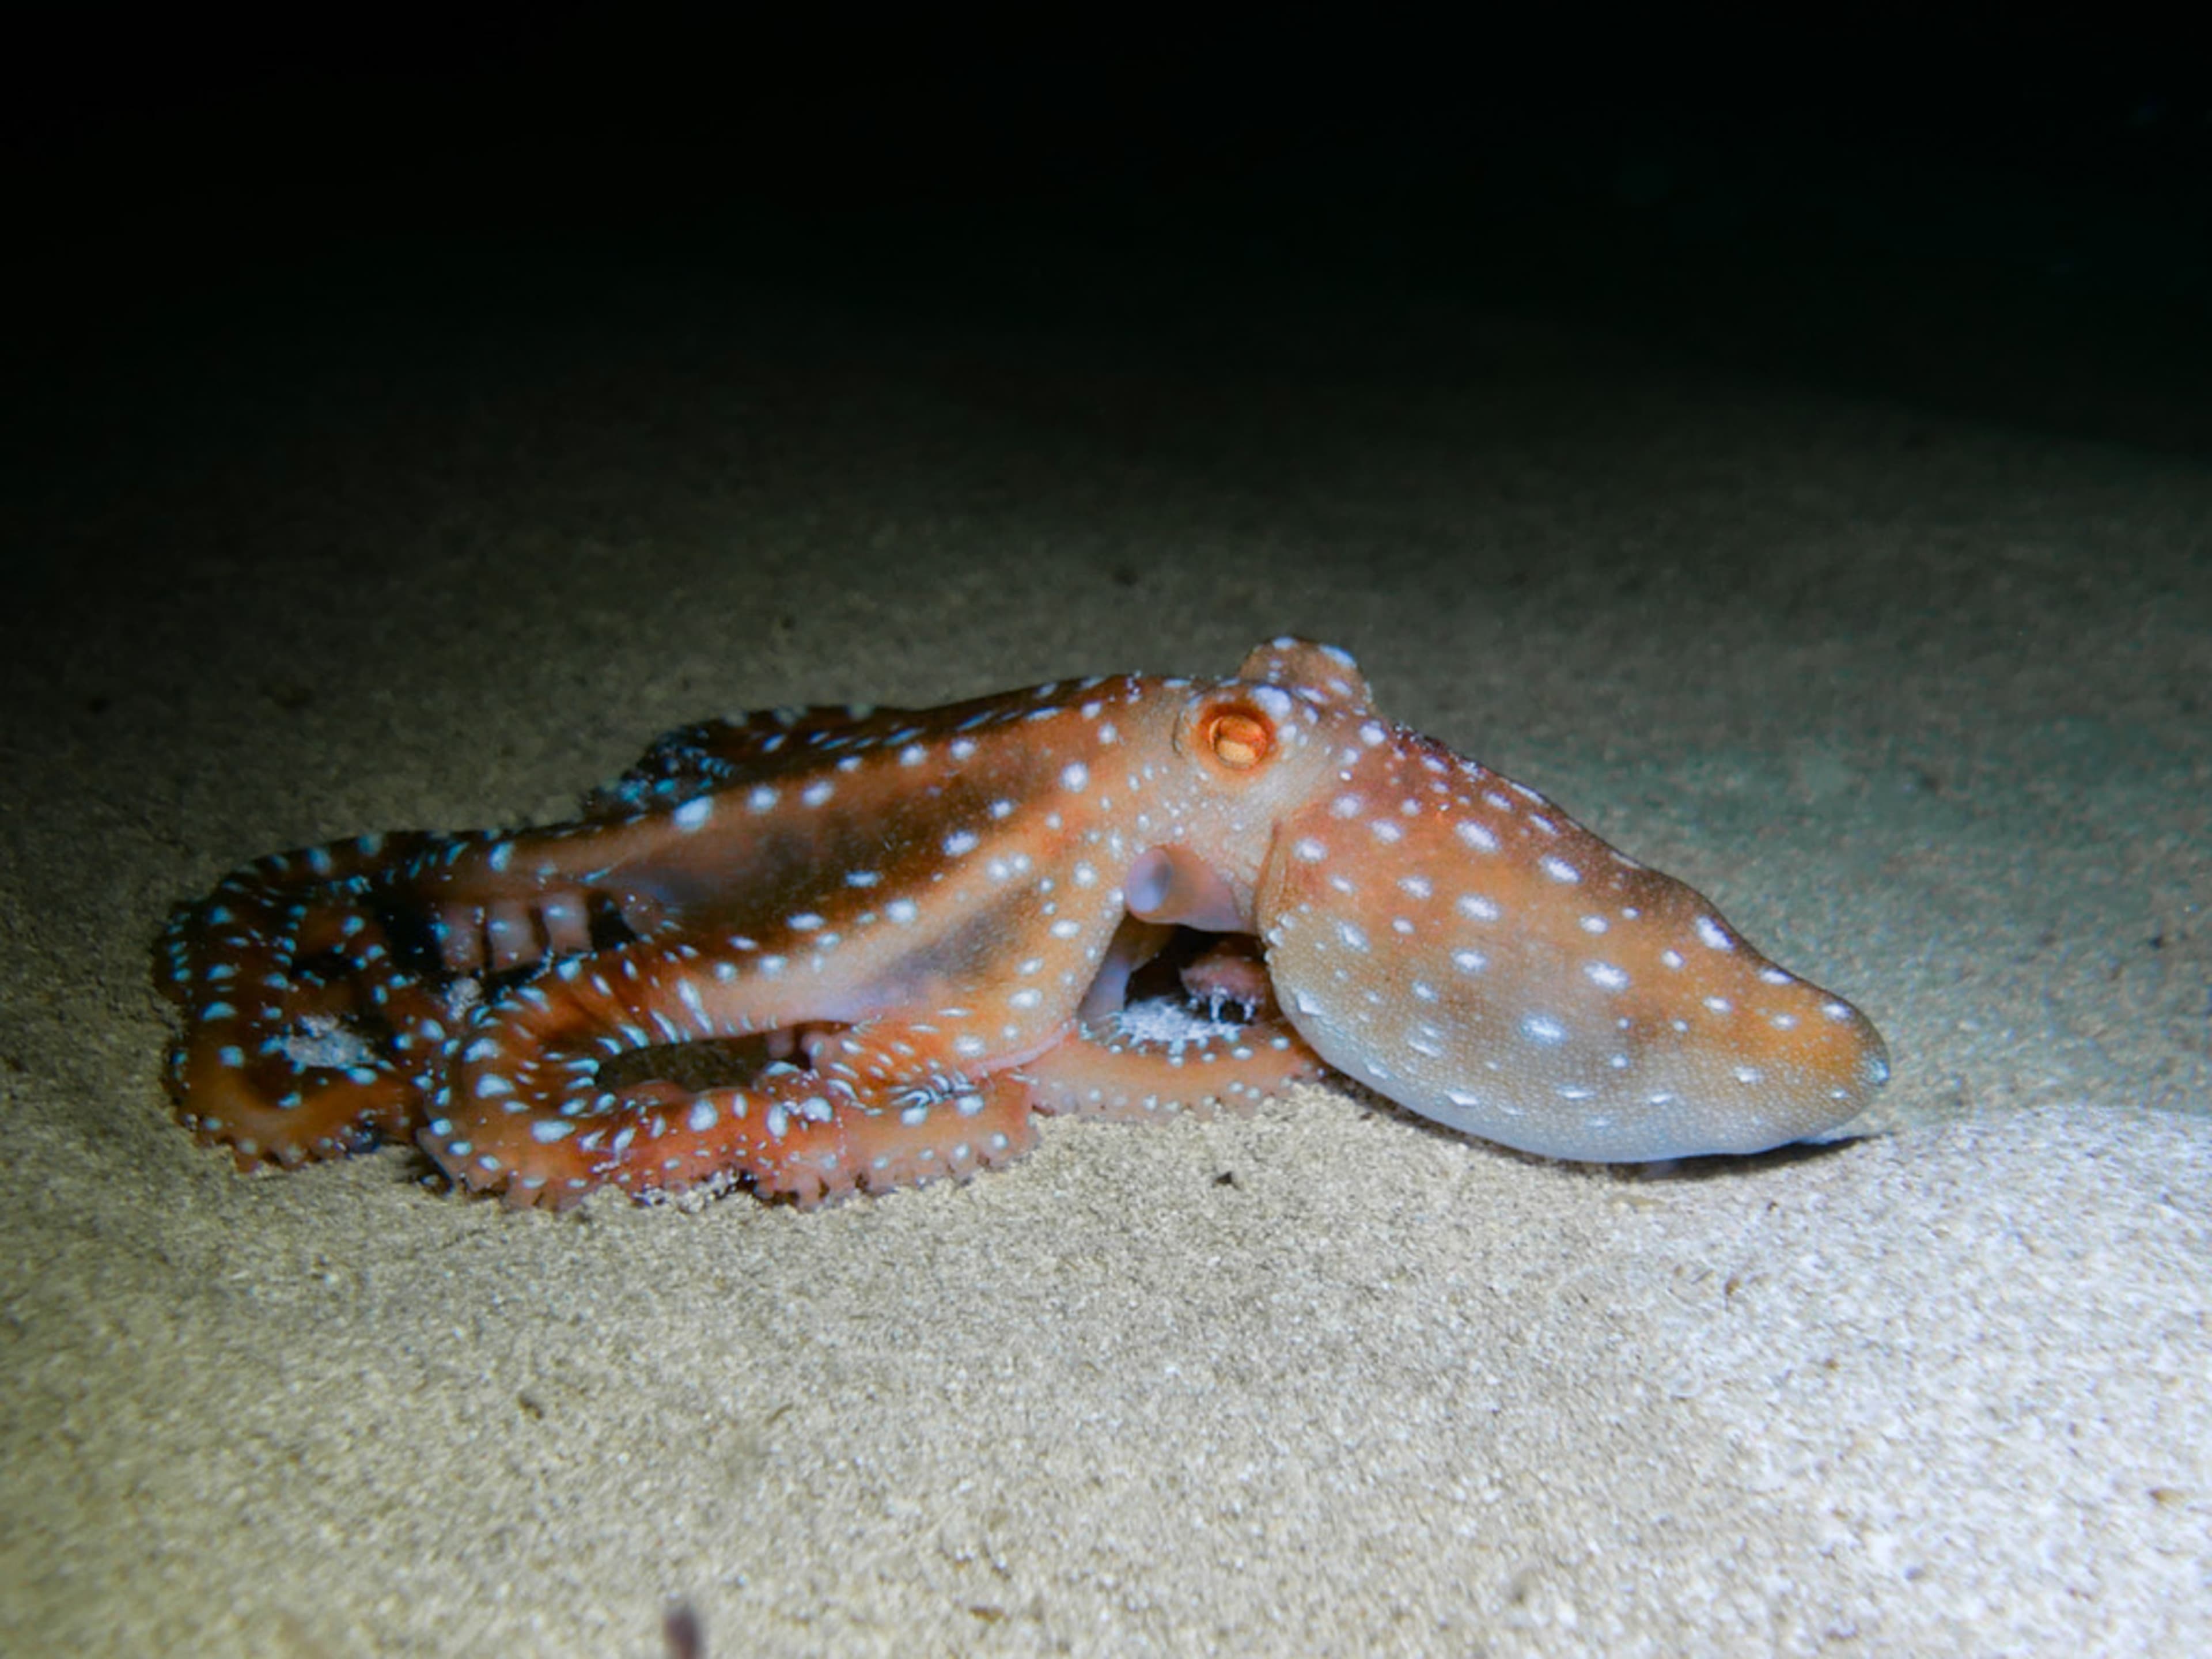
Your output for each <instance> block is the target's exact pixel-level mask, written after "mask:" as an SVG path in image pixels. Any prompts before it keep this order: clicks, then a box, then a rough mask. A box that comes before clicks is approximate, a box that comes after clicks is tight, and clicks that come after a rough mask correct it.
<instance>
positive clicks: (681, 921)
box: [161, 640, 1883, 1205]
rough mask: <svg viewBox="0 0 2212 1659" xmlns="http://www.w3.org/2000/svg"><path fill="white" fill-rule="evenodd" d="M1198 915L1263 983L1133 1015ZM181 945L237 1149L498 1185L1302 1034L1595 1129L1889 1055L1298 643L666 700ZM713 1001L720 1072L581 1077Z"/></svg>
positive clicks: (1244, 1089) (1211, 1064)
mask: <svg viewBox="0 0 2212 1659" xmlns="http://www.w3.org/2000/svg"><path fill="white" fill-rule="evenodd" d="M1178 927H1184V928H1194V929H1199V930H1202V931H1205V932H1208V933H1225V934H1248V935H1256V936H1257V937H1258V939H1259V940H1260V951H1261V957H1262V960H1264V964H1265V969H1264V974H1263V973H1262V971H1261V965H1260V963H1259V962H1258V961H1255V960H1254V959H1253V958H1252V957H1251V956H1250V955H1249V953H1247V954H1243V955H1239V954H1237V953H1236V952H1233V951H1232V952H1228V953H1225V954H1224V953H1214V954H1212V955H1209V956H1208V957H1205V958H1203V959H1201V960H1200V961H1199V962H1197V963H1193V964H1192V965H1191V967H1190V968H1189V969H1187V970H1186V974H1185V977H1186V981H1187V982H1188V983H1189V985H1190V987H1191V989H1192V992H1193V994H1195V995H1199V996H1201V997H1204V998H1206V999H1207V1000H1209V1001H1211V1002H1212V1004H1214V1005H1215V1006H1216V1011H1217V1012H1218V1006H1219V1005H1221V1004H1222V1003H1224V1002H1225V1001H1226V1002H1227V1003H1229V1004H1231V1005H1233V1006H1242V1007H1243V1008H1245V1009H1247V1010H1248V1011H1249V1014H1248V1018H1245V1019H1244V1020H1243V1021H1242V1022H1241V1023H1229V1024H1223V1025H1220V1026H1219V1027H1218V1029H1213V1030H1206V1031H1204V1032H1200V1033H1198V1034H1195V1035H1189V1036H1175V1037H1172V1038H1170V1037H1164V1036H1159V1035H1158V1034H1157V1033H1155V1032H1152V1031H1151V1030H1150V1028H1149V1027H1148V1028H1146V1030H1144V1031H1139V1030H1134V1029H1133V1028H1132V1027H1130V1026H1129V1025H1127V1024H1125V1023H1124V1022H1122V1021H1121V1019H1120V1018H1119V1012H1118V1011H1119V1010H1120V1008H1121V1003H1122V1000H1123V989H1124V987H1125V985H1126V983H1127V979H1128V976H1129V975H1130V974H1131V973H1132V972H1133V971H1134V970H1135V969H1138V968H1139V966H1141V964H1142V963H1144V962H1145V961H1146V960H1147V959H1148V958H1149V957H1152V955H1153V954H1155V953H1156V952H1157V951H1159V950H1160V949H1161V948H1162V947H1163V945H1165V944H1166V943H1167V942H1168V941H1169V940H1170V939H1171V938H1172V936H1173V935H1174V933H1175V931H1176V929H1177V928H1178ZM395 928H397V929H398V930H399V934H400V935H404V937H402V936H391V937H388V936H387V935H388V934H389V933H391V932H392V930H393V929H395ZM164 957H165V964H166V965H165V968H164V971H163V973H162V975H161V978H162V983H163V987H164V988H165V989H166V990H167V992H168V994H170V995H171V996H172V997H173V999H174V1000H177V1001H178V1002H179V1004H180V1005H181V1006H183V1008H184V1010H185V1018H186V1030H185V1036H184V1039H183V1041H182V1042H180V1043H179V1046H178V1048H177V1050H176V1052H175V1054H174V1055H173V1060H172V1068H171V1076H172V1086H173V1090H174V1091H175V1092H176V1094H177V1096H178V1098H179V1109H180V1111H181V1112H182V1113H183V1115H185V1119H186V1121H187V1122H188V1124H189V1125H190V1126H191V1127H193V1128H194V1129H195V1130H196V1131H197V1133H199V1134H200V1135H201V1136H202V1137H203V1138H204V1139H208V1140H210V1141H214V1142H218V1143H221V1144H223V1145H227V1146H229V1147H230V1148H231V1149H232V1151H233V1152H234V1154H236V1156H237V1157H238V1159H239V1161H240V1164H241V1165H250V1164H253V1163H256V1162H259V1161H263V1160H270V1161H275V1162H277V1163H281V1164H296V1163H299V1162H302V1161H305V1160H307V1159H310V1158H322V1157H331V1156H337V1155H341V1154H343V1153H344V1152H349V1151H352V1150H355V1149H356V1148H357V1147H358V1146H361V1145H362V1144H365V1143H366V1142H367V1141H369V1140H372V1139H374V1138H376V1137H378V1136H387V1137H388V1136H392V1135H398V1134H406V1133H412V1134H414V1135H415V1137H416V1139H418V1140H419V1141H420V1142H421V1144H422V1146H424V1147H425V1148H426V1149H427V1150H428V1152H430V1154H431V1155H432V1156H433V1157H434V1158H435V1159H436V1160H437V1161H438V1162H439V1164H441V1165H442V1166H443V1167H444V1168H445V1169H446V1170H447V1172H448V1173H449V1174H451V1175H452V1176H453V1178H454V1179H455V1180H456V1181H457V1182H461V1183H463V1184H465V1185H466V1186H468V1187H470V1188H477V1189H484V1190H496V1191H500V1192H501V1193H503V1194H505V1195H506V1196H507V1199H508V1200H509V1201H510V1202H514V1203H549V1204H553V1205H565V1204H568V1203H573V1202H574V1201H575V1200H577V1199H578V1198H580V1197H581V1196H582V1195H583V1194H586V1193H587V1192H589V1191H590V1190H592V1188H595V1187H598V1186H601V1185H613V1186H616V1187H618V1188H623V1190H626V1191H629V1192H630V1193H632V1194H635V1195H637V1196H639V1197H641V1198H651V1197H655V1196H660V1195H665V1194H673V1193H680V1192H684V1191H689V1190H702V1189H704V1190H713V1189H716V1188H720V1187H721V1186H724V1185H727V1184H729V1183H730V1182H732V1181H736V1180H743V1181H744V1182H747V1183H749V1184H750V1185H751V1186H752V1187H754V1188H756V1189H757V1190H759V1191H761V1192H763V1193H764V1194H789V1195H791V1196H793V1197H794V1198H795V1199H797V1200H799V1202H801V1203H802V1204H805V1203H812V1202H817V1201H819V1200H822V1199H823V1198H826V1197H835V1196H837V1195H839V1194H844V1193H848V1192H851V1191H854V1190H858V1189H866V1190H881V1189H884V1188H888V1187H892V1186H896V1185H899V1184H902V1183H907V1182H915V1181H920V1180H927V1179H929V1178H931V1177H933V1176H939V1175H953V1176H964V1175H967V1174H969V1173H972V1172H973V1171H974V1170H977V1169H980V1168H984V1167H988V1166H990V1165H992V1164H997V1163H1000V1162H1003V1161H1005V1160H1006V1158H1010V1157H1012V1156H1013V1155H1015V1154H1016V1153H1018V1152H1020V1151H1021V1150H1022V1149H1023V1148H1024V1146H1027V1145H1028V1144H1029V1142H1030V1138H1031V1135H1032V1130H1031V1128H1030V1113H1031V1111H1032V1110H1047V1111H1076V1112H1093V1113H1097V1114H1100V1115H1114V1116H1133V1117H1149V1116H1157V1115H1171V1114H1173V1113H1175V1112H1177V1111H1182V1110H1188V1109H1206V1108H1209V1107H1211V1106H1213V1105H1216V1104H1230V1105H1239V1104H1245V1103H1249V1102H1251V1101H1253V1100H1255V1099H1258V1098H1261V1097H1264V1096H1266V1095H1267V1094H1269V1093H1272V1092H1275V1091H1279V1090H1280V1089H1281V1088H1282V1087H1284V1086H1285V1085H1287V1084H1288V1083H1290V1082H1292V1081H1295V1080H1297V1079H1299V1078H1302V1077H1306V1076H1310V1075H1312V1074H1314V1073H1315V1072H1316V1070H1317V1061H1316V1058H1315V1056H1316V1053H1318V1054H1319V1056H1320V1057H1321V1059H1322V1060H1327V1061H1328V1063H1329V1064H1331V1065H1334V1066H1337V1067H1339V1068H1340V1069H1341V1070H1343V1071H1345V1072H1346V1073H1350V1074H1352V1075H1353V1076H1355V1077H1358V1078H1359V1079H1362V1080H1364V1081H1365V1082H1367V1083H1368V1084H1370V1085H1371V1086H1373V1087H1375V1088H1376V1089H1377V1090H1379V1091H1382V1092H1383V1093H1384V1094H1387V1095H1389V1096H1390V1097H1392V1098H1394V1099H1396V1100H1398V1101H1400V1102H1401V1103H1404V1104H1406V1105H1407V1106H1409V1107H1412V1108H1413V1109H1416V1110H1419V1111H1421V1112H1424V1113H1426V1114H1428V1115H1431V1116H1434V1117H1437V1118H1438V1119H1440V1120H1442V1121H1445V1122H1448V1123H1451V1124H1454V1125H1455V1126H1456V1127H1462V1128H1466V1129H1469V1130H1472V1131H1474V1133H1480V1134H1484V1135H1487V1136H1491V1137H1492V1138H1494V1139H1499V1140H1503V1141H1505V1142H1507V1143H1509V1144H1510V1145H1514V1146H1522V1147H1525V1148H1528V1149H1530V1150H1534V1151H1539V1152H1553V1153H1555V1154H1558V1155H1561V1156H1571V1157H1580V1158H1662V1157H1672V1156H1679V1155H1682V1154H1685V1153H1688V1152H1712V1151H1742V1150H1750V1149H1752V1148H1753V1147H1754V1146H1771V1145H1773V1144H1776V1143H1777V1142H1778V1141H1781V1140H1786V1139H1793V1138H1796V1136H1799V1135H1802V1134H1805V1133H1813V1132H1814V1131H1816V1130H1818V1129H1820V1128H1822V1127H1827V1126H1829V1125H1831V1124H1832V1123H1834V1122H1837V1121H1840V1120H1842V1119H1843V1118H1844V1117H1848V1116H1849V1115H1851V1113H1852V1112H1854V1111H1856V1110H1857V1108H1858V1106H1859V1105H1860V1104H1863V1100H1864V1097H1866V1095H1867V1094H1868V1093H1869V1092H1870V1091H1871V1090H1872V1089H1873V1087H1874V1086H1875V1085H1876V1084H1878V1082H1879V1081H1880V1078H1881V1074H1882V1071H1883V1062H1882V1060H1881V1049H1880V1043H1879V1040H1878V1039H1877V1038H1875V1036H1874V1034H1873V1030H1872V1028H1871V1027H1870V1026H1869V1025H1868V1024H1866V1023H1865V1021H1864V1020H1863V1018H1861V1017H1860V1016H1859V1015H1858V1014H1857V1012H1856V1011H1854V1010H1851V1009H1850V1008H1849V1007H1848V1006H1847V1005H1844V1004H1842V1003H1840V1002H1838V1000H1835V999H1834V998H1832V997H1829V996H1828V995H1827V994H1825V993H1821V992H1820V991H1818V990H1817V989H1815V988H1814V987H1810V986H1808V985H1806V984H1805V983H1804V982H1802V981H1797V980H1796V979H1794V978H1792V977H1790V975H1786V974H1784V973H1782V972H1781V970H1779V969H1774V968H1773V967H1772V965H1771V963H1766V962H1765V960H1764V959H1763V958H1761V957H1758V956H1757V954H1756V953H1755V952H1753V951H1752V950H1751V949H1750V947H1749V946H1748V945H1745V944H1744V943H1743V942H1742V940H1741V939H1740V938H1738V937H1737V936H1736V935H1735V933H1733V932H1732V931H1730V930H1729V929H1728V927H1727V926H1726V924H1725V923H1724V922H1723V921H1720V919H1719V918H1718V917H1717V915H1713V914H1712V912H1711V907H1710V906H1708V905H1706V904H1705V902H1704V901H1703V900H1701V899H1699V897H1698V896H1697V895H1696V894H1694V893H1692V892H1691V890H1689V889H1687V888H1686V887H1683V886H1681V885H1680V884H1679V883H1675V882H1673V881H1671V880H1669V879H1668V878H1666V877H1663V876H1661V875H1658V874H1657V873H1656V872H1651V871H1648V870H1645V869H1644V868H1643V867H1642V866H1638V865H1635V864H1633V863H1632V861H1630V860H1626V859H1624V858H1622V857H1620V855H1619V854H1614V853H1613V851H1612V850H1611V849H1610V848H1607V847H1606V846H1605V844H1604V843H1603V842H1599V841H1598V840H1597V839H1596V838H1595V836H1590V835H1589V834H1588V833H1587V832H1585V831H1583V830H1582V829H1579V828H1578V827H1577V826H1576V825H1574V824H1573V823H1571V821H1569V820H1568V819H1567V818H1566V817H1565V815H1564V814H1562V813H1560V812H1559V811H1557V809H1556V808H1553V806H1551V805H1550V804H1549V803H1548V802H1546V801H1545V800H1544V799H1542V798H1541V796H1539V795H1536V794H1535V793H1534V792H1533V791H1529V790H1527V789H1525V788H1522V787H1521V786H1519V785H1516V784H1512V783H1510V782H1509V781H1506V780H1504V779H1502V778H1498V777H1497V776H1495V775H1492V774H1490V773H1487V772H1486V771H1485V770H1484V769H1482V768H1480V766H1478V765H1476V764H1475V763H1473V762H1469V761H1465V760H1462V759H1461V758H1459V757H1455V756H1454V755H1452V754H1451V753H1450V752H1449V750H1444V749H1443V748H1441V747H1440V746H1439V745H1437V744H1433V743H1431V742H1430V741H1429V740H1427V739H1425V738H1420V737H1419V736H1418V735H1416V734H1414V733H1412V732H1407V731H1404V730H1403V729H1401V728H1398V727H1395V726H1391V725H1389V723H1388V722H1387V721H1385V720H1383V719H1382V718H1381V716H1379V715H1378V714H1376V712H1375V710H1374V708H1373V706H1372V703H1371V701H1370V698H1369V696H1368V693H1367V689H1366V686H1365V684H1364V681H1363V680H1362V679H1361V678H1360V676H1359V673H1358V668H1357V667H1356V665H1354V664H1353V662H1352V659H1351V658H1350V656H1348V655H1347V654H1346V653H1343V652H1341V651H1340V650H1337V649H1335V648H1334V647H1328V646H1318V645H1313V644H1310V643H1307V642H1305V641H1296V640H1279V641H1274V642H1273V643H1271V644H1268V645H1265V646H1262V647H1259V648H1258V649H1256V650H1255V651H1254V652H1253V653H1251V655H1250V656H1249V658H1248V659H1246V661H1245V664H1244V665H1243V670H1242V671H1241V672H1240V673H1239V674H1238V675H1237V677H1236V678H1233V679H1229V680H1213V681H1192V680H1184V679H1158V678H1141V677H1137V676H1123V677H1119V678H1109V679H1097V680H1086V681H1082V682H1078V683H1074V684H1062V685H1048V686H1042V687H1038V688H1036V689H1033V690H1027V691H1020V692H1012V693H1008V694H1006V695H1005V696H998V697H993V698H987V699H982V700H979V701H977V702H971V703H965V704H959V705H955V706H952V707H950V708H939V709H932V710H926V711H908V710H900V709H864V708H848V709H807V710H780V711H775V712H772V713H770V714H759V715H750V716H744V717H740V718H738V719H733V720H726V721H715V722H709V723H707V724H705V725H702V726H693V727H690V728H686V729H685V730H684V731H680V732H671V733H670V734H668V735H667V736H666V737H665V738H661V739H660V740H659V742H658V743H656V744H654V745H653V748H652V749H651V750H648V751H647V755H646V757H645V758H644V760H643V761H641V763H640V764H639V765H638V766H637V767H636V768H635V769H633V770H632V771H631V772H630V773H629V774H628V775H626V776H625V777H624V778H623V780H622V781H621V782H619V783H618V784H617V785H615V786H613V787H611V788H610V789H608V790H606V791H605V792H602V793H599V794H597V795H594V796H593V797H592V798H591V799H589V800H587V802H586V815H585V817H583V818H581V819H580V820H579V821H577V822H576V823H571V824H566V825H561V826H557V827H555V828H552V829H543V830H534V831H529V832H525V833H522V834H518V835H503V834H476V835H469V836H399V837H391V838H364V839H363V840H362V841H360V842H345V843H339V844H337V845H336V846H333V847H331V848H318V849H312V850H310V851H308V852H307V853H302V854H284V855H279V856H277V857H275V858H272V859H267V860H261V861H260V862H259V863H258V864H256V865H252V866H247V867H246V869H244V870H242V871H240V872H237V873H236V874H235V875H234V876H232V877H231V878H228V880H226V881H225V882H224V883H223V884H222V886H220V887H218V888H217V890H216V892H215V893H214V894H213V895H211V896H210V898H209V899H208V900H206V901H205V902H203V903H202V904H200V905H198V906H195V907H191V908H188V909H186V910H184V911H181V912H179V915H178V916H177V917H176V918H175V919H174V920H173V922H172V925H171V927H170V929H169V932H168V933H167V937H166V941H165V951H164ZM1270 981H1272V987H1271V986H1270ZM1270 988H1272V991H1273V996H1274V1000H1275V1001H1277V1002H1279V1005H1280V1012H1277V1009H1276V1008H1275V1007H1274V1006H1273V1005H1272V1004H1271V1003H1270V1002H1269V998H1268V992H1269V990H1270ZM1285 1020H1287V1022H1288V1023H1287V1024H1285ZM733 1039H751V1040H752V1042H754V1044H755V1048H756V1059H755V1061H754V1064H753V1069H752V1070H751V1072H750V1074H749V1075H747V1076H745V1077H744V1079H742V1080H739V1081H733V1082H728V1083H720V1082H714V1083H708V1084H702V1085H697V1086H693V1087H685V1086H682V1085H678V1084H677V1083H675V1082H673V1081H669V1080H665V1079H661V1078H659V1077H657V1076H653V1075H647V1076H646V1077H644V1078H642V1079H632V1080H629V1081H627V1082H624V1081H620V1080H610V1079H615V1078H616V1077H617V1073H616V1072H605V1071H604V1068H606V1067H608V1066H610V1065H611V1063H614V1062H618V1061H620V1060H622V1059H623V1056H625V1055H629V1054H636V1053H637V1052H638V1051H641V1050H655V1051H659V1050H679V1049H682V1048H684V1047H685V1046H687V1045H692V1044H697V1043H702V1042H714V1043H723V1042H728V1041H730V1040H733ZM761 1045H765V1047H764V1048H763V1047H761ZM1309 1045H1310V1046H1309ZM763 1062H764V1063H763ZM617 1070H618V1067H617ZM603 1072H604V1074H603Z"/></svg>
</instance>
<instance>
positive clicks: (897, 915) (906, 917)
mask: <svg viewBox="0 0 2212 1659" xmlns="http://www.w3.org/2000/svg"><path fill="white" fill-rule="evenodd" d="M917 914H918V912H917V911H916V909H915V902H914V901H913V900H912V899H902V898H898V899H893V900H892V901H891V902H890V903H889V904H886V905H885V906H884V915H887V916H889V917H890V919H891V920H892V921H896V922H899V923H901V924H904V923H906V922H909V921H913V920H914V919H915V915H917Z"/></svg>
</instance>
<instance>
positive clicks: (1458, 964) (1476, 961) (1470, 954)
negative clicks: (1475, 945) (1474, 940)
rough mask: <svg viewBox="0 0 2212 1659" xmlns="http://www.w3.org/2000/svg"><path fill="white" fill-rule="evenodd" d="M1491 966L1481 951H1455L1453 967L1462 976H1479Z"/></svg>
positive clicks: (1453, 953)
mask: <svg viewBox="0 0 2212 1659" xmlns="http://www.w3.org/2000/svg"><path fill="white" fill-rule="evenodd" d="M1489 965H1490V959H1489V958H1488V957H1486V956H1484V955H1483V954H1482V952H1481V951H1453V952H1452V966H1453V967H1455V968H1456V969H1459V970H1460V972H1462V974H1479V973H1480V972H1481V971H1482V970H1483V969H1485V968H1486V967H1488V966H1489Z"/></svg>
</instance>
